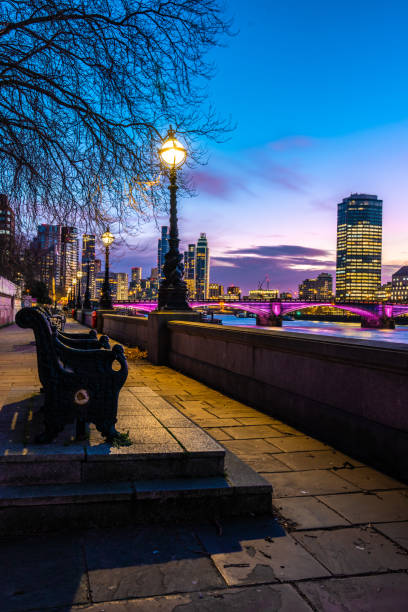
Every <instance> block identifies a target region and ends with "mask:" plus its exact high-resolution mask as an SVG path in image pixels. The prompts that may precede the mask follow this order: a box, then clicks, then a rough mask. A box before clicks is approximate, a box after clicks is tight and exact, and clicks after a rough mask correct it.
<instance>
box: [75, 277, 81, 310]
mask: <svg viewBox="0 0 408 612" xmlns="http://www.w3.org/2000/svg"><path fill="white" fill-rule="evenodd" d="M81 278H82V270H78V272H77V279H78V292H77V299H76V308H78V310H80V309H81V308H82V302H81Z"/></svg>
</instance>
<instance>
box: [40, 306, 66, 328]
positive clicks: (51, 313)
mask: <svg viewBox="0 0 408 612" xmlns="http://www.w3.org/2000/svg"><path fill="white" fill-rule="evenodd" d="M37 308H38V309H39V310H40V311H41V312H42V313H43V314H44V315H45V316H46V317H47V319H48V320H49V321H50V322H51V323H52V324H53V325H55V327H56V328H57V330H58V331H60V332H63V331H64V328H65V322H66V317H65V315H64V313H63V312H61V311H59V310H58V309H57V308H52V309H51V308H48V306H37Z"/></svg>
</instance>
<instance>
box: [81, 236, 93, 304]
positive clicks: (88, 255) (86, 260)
mask: <svg viewBox="0 0 408 612" xmlns="http://www.w3.org/2000/svg"><path fill="white" fill-rule="evenodd" d="M88 264H89V291H90V293H91V297H92V299H95V298H96V287H95V236H94V235H93V234H84V235H83V236H82V279H81V285H82V287H81V295H84V294H85V291H86V283H87V276H88Z"/></svg>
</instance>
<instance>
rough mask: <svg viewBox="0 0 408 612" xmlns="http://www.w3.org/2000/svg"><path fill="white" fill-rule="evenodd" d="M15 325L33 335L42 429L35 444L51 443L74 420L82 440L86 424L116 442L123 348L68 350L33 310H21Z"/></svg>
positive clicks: (124, 372)
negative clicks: (41, 399) (40, 387)
mask: <svg viewBox="0 0 408 612" xmlns="http://www.w3.org/2000/svg"><path fill="white" fill-rule="evenodd" d="M16 323H17V325H19V327H23V328H31V329H32V330H33V331H34V335H35V340H36V345H37V365H38V375H39V378H40V381H41V384H42V385H43V388H44V399H45V401H44V407H43V412H44V423H45V430H44V432H43V433H42V434H40V435H39V436H37V438H36V442H38V443H42V442H44V443H45V442H51V441H52V440H53V439H54V438H55V437H56V436H57V435H58V433H59V432H60V431H62V430H63V428H64V426H65V425H67V424H68V423H73V422H75V421H76V423H77V436H82V435H83V433H84V424H85V423H87V422H90V423H94V424H95V426H96V428H97V429H98V431H100V432H101V434H102V435H103V436H105V437H106V439H107V440H108V441H112V440H113V439H114V438H115V437H117V436H118V432H117V431H116V429H115V423H116V415H117V407H118V397H119V392H120V390H121V388H122V387H123V385H124V383H125V381H126V378H127V374H128V368H127V362H126V358H125V356H124V351H123V347H122V346H121V345H119V344H116V345H115V346H114V347H113V348H112V350H101V349H100V348H97V349H87V350H85V349H82V348H72V347H69V346H67V345H66V344H65V343H64V342H63V339H60V338H59V337H58V335H57V334H56V333H55V332H53V330H52V328H51V326H50V323H49V321H48V320H47V318H46V317H45V316H44V315H43V314H42V313H41V312H40V311H39V310H38V309H36V308H22V309H21V310H20V311H19V312H18V313H17V315H16ZM114 361H117V362H119V364H120V369H119V370H113V368H112V365H113V363H114Z"/></svg>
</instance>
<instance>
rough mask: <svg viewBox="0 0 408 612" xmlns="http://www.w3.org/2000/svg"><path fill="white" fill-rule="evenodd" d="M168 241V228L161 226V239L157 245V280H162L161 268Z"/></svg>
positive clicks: (167, 248)
mask: <svg viewBox="0 0 408 612" xmlns="http://www.w3.org/2000/svg"><path fill="white" fill-rule="evenodd" d="M169 239H170V235H169V232H168V227H167V226H166V225H163V226H162V228H161V238H159V240H158V245H157V269H158V276H159V280H160V281H161V280H163V278H164V277H163V266H164V261H165V259H164V258H165V256H166V253H168V250H169Z"/></svg>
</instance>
